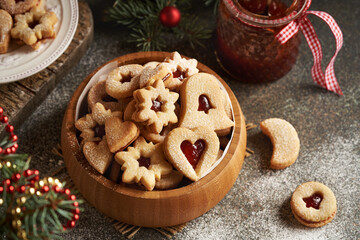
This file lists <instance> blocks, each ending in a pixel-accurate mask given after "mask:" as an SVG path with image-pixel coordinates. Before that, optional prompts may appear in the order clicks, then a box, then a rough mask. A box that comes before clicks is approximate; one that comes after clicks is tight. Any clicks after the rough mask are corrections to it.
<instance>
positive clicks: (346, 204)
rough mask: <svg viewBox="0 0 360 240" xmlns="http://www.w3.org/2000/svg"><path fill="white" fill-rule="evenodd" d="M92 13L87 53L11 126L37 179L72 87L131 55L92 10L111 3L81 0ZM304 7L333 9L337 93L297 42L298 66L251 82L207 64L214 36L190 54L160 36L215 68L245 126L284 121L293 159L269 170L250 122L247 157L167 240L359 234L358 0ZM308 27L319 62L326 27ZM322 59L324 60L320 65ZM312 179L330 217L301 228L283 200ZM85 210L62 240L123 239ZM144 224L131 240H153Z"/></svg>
mask: <svg viewBox="0 0 360 240" xmlns="http://www.w3.org/2000/svg"><path fill="white" fill-rule="evenodd" d="M88 2H89V5H90V7H91V8H92V10H93V14H94V21H95V24H94V28H95V35H94V41H93V43H92V45H91V47H90V48H89V50H88V52H87V54H86V55H85V56H84V57H83V58H82V59H81V61H80V62H79V63H78V64H77V65H76V66H74V68H73V69H72V71H71V72H70V73H69V74H68V75H67V76H66V77H65V78H64V79H63V80H62V81H61V82H60V83H59V84H58V85H57V87H56V88H55V89H54V91H53V92H52V93H51V94H50V95H49V96H48V97H47V99H46V100H45V101H44V102H43V103H42V104H41V105H40V107H39V108H38V109H37V110H36V111H35V112H34V113H33V114H32V115H31V116H30V117H29V118H28V119H27V120H26V121H24V123H23V124H22V127H21V128H20V129H17V133H18V135H19V138H20V141H19V145H20V150H19V152H25V153H29V154H30V155H31V156H32V162H31V167H32V168H37V169H39V170H40V173H41V174H42V176H46V175H47V174H50V173H51V172H52V171H54V170H55V169H57V168H59V167H60V166H62V165H63V161H62V160H61V159H60V158H58V157H56V156H55V155H53V154H52V153H51V150H52V149H53V147H55V146H56V145H57V144H58V143H60V132H61V122H62V118H63V115H64V113H65V109H66V107H67V104H68V102H69V100H70V98H71V96H72V94H73V92H74V91H75V89H76V88H77V86H78V85H79V83H80V82H81V81H82V80H83V79H84V78H85V77H86V76H87V75H88V74H89V73H91V72H92V71H93V70H94V69H95V68H97V67H98V66H100V65H102V64H103V63H105V62H107V61H109V60H111V59H113V58H115V57H118V56H121V55H124V54H127V53H131V52H136V51H138V50H137V49H136V48H135V46H134V44H130V43H127V42H126V41H125V39H126V35H127V34H129V32H128V31H127V30H126V29H125V28H121V27H116V28H114V27H113V26H111V25H109V24H104V23H103V22H102V21H101V10H102V9H103V8H104V7H105V6H106V5H109V4H111V2H112V1H98V0H92V1H88ZM310 9H311V10H319V11H324V12H327V13H329V14H330V15H332V16H333V17H334V18H335V20H336V21H337V23H338V24H339V26H340V28H341V29H342V31H343V33H344V45H343V48H342V50H341V51H340V53H339V55H338V57H337V59H336V62H335V73H336V76H337V79H338V81H339V83H340V86H341V88H342V90H343V93H344V96H341V97H340V96H338V95H336V94H334V93H331V92H328V91H326V90H324V89H322V88H320V87H318V86H317V85H316V84H315V83H314V82H313V81H312V78H311V74H310V69H311V67H312V64H313V57H312V54H311V52H310V50H309V48H308V46H307V43H306V41H305V39H304V38H303V39H302V40H303V41H302V45H301V47H300V55H299V58H298V61H297V64H296V65H295V66H294V68H293V69H292V70H291V72H290V73H288V74H287V75H286V76H285V77H283V78H282V79H280V80H278V81H276V82H273V83H271V84H262V85H251V84H244V83H241V82H238V81H236V80H233V79H231V78H230V77H229V76H227V75H226V74H225V72H224V71H222V69H221V68H220V67H219V65H218V64H217V62H216V59H215V55H214V49H215V44H214V39H211V40H208V41H206V46H207V47H206V48H204V49H202V48H198V49H196V50H195V51H194V50H192V49H191V48H189V47H188V44H186V43H182V42H178V41H177V40H176V39H174V38H172V37H171V36H170V37H169V41H170V43H171V44H170V46H171V47H169V48H167V49H165V50H167V51H175V50H176V51H178V52H180V53H181V54H183V55H186V56H189V57H193V58H196V59H197V60H198V61H200V62H202V63H204V64H206V65H207V66H209V67H210V68H212V69H213V70H215V71H216V72H217V73H218V74H219V75H220V76H221V77H222V78H223V79H224V80H225V81H226V82H227V83H228V85H229V86H230V87H231V89H232V90H233V92H234V93H235V95H236V96H237V98H238V101H239V103H240V105H241V107H242V110H243V112H244V115H245V116H246V118H247V121H248V122H251V123H255V124H259V122H261V121H262V120H264V119H266V118H270V117H279V118H283V119H286V120H287V121H289V122H290V123H292V124H293V126H294V127H295V128H296V130H297V131H298V134H299V138H300V141H301V149H300V155H299V157H298V159H297V161H296V162H295V164H293V165H292V166H291V167H289V168H287V169H285V170H277V171H275V170H271V169H270V168H269V159H270V157H271V153H272V146H271V142H270V140H269V139H268V138H267V137H265V136H264V135H263V134H262V133H261V131H260V129H259V128H256V129H253V130H251V131H250V132H249V133H248V147H249V148H251V149H252V150H254V151H255V154H254V155H253V156H251V157H249V158H246V159H245V162H244V165H243V169H242V170H241V172H240V175H239V177H238V179H237V181H236V183H235V185H234V187H233V188H232V189H231V190H230V192H229V193H228V194H227V195H226V196H225V198H224V199H223V200H222V201H221V202H220V203H219V204H218V205H216V206H215V207H214V208H213V209H211V210H210V211H209V212H208V213H206V214H204V215H203V216H201V217H199V218H197V219H195V220H193V221H191V222H189V223H188V225H187V226H186V227H185V229H184V230H183V231H182V232H180V233H178V234H176V235H175V236H174V237H173V238H174V239H316V238H317V239H357V238H359V237H360V227H359V223H360V209H359V208H360V198H359V196H360V177H359V176H360V166H359V165H360V164H359V159H360V130H359V127H360V88H359V79H360V74H359V67H360V65H359V55H360V52H359V37H360V36H359V27H360V26H359V16H360V8H359V2H358V1H357V0H347V1H328V0H316V1H313V3H312V6H311V8H310ZM195 10H196V11H198V13H199V15H200V16H201V17H202V18H203V20H204V22H206V24H208V25H209V26H210V27H212V28H215V17H214V16H213V15H212V9H211V8H204V7H201V6H199V7H198V9H195ZM309 19H310V20H311V22H312V23H313V25H314V27H315V29H316V31H317V34H318V36H319V39H320V41H321V44H322V47H323V52H324V64H323V66H324V67H325V66H326V65H327V63H328V61H329V60H330V58H331V57H332V56H333V54H334V51H335V40H334V38H333V36H332V33H331V31H330V30H329V28H328V27H327V25H326V24H325V23H324V22H323V21H322V20H320V19H319V18H316V17H314V16H309ZM325 63H326V64H325ZM307 181H320V182H322V183H324V184H325V185H327V186H328V187H329V188H331V189H332V190H333V192H334V193H335V196H336V198H337V203H338V212H337V214H336V216H335V218H334V220H333V221H332V222H331V223H330V224H328V225H326V226H324V227H322V228H318V229H310V228H306V227H304V226H302V225H301V224H300V223H298V222H297V221H296V220H295V218H294V217H293V215H292V213H291V210H290V204H289V200H290V197H291V194H292V192H293V191H294V189H295V188H296V187H297V186H298V185H300V184H301V183H303V182H307ZM83 207H84V208H85V211H84V212H83V213H81V215H80V221H79V223H78V225H77V226H76V228H75V229H73V230H72V231H70V232H69V233H67V234H65V235H64V238H65V239H125V238H124V237H123V236H121V234H120V233H118V232H117V231H116V230H115V228H114V227H113V226H112V225H111V223H110V221H109V220H108V219H107V218H105V217H104V216H103V215H102V214H101V213H99V212H98V211H97V210H96V209H95V208H93V207H92V206H90V205H88V204H87V203H85V204H83ZM161 237H162V235H160V234H159V233H158V232H156V231H155V230H153V229H142V230H140V232H138V234H137V235H136V236H135V238H134V239H149V238H151V239H159V238H161Z"/></svg>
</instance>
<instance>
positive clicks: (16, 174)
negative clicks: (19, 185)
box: [11, 173, 21, 182]
mask: <svg viewBox="0 0 360 240" xmlns="http://www.w3.org/2000/svg"><path fill="white" fill-rule="evenodd" d="M20 178H21V174H20V173H15V174H14V175H12V177H11V179H12V180H13V181H14V182H17V181H19V180H20Z"/></svg>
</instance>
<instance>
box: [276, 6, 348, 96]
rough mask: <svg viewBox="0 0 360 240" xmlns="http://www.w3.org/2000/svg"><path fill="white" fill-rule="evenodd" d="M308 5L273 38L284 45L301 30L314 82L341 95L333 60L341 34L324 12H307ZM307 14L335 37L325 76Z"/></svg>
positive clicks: (320, 52)
mask: <svg viewBox="0 0 360 240" xmlns="http://www.w3.org/2000/svg"><path fill="white" fill-rule="evenodd" d="M310 5H311V0H308V2H307V5H306V6H305V11H304V14H303V15H302V16H301V17H299V18H298V19H296V20H294V21H292V22H290V23H289V24H288V25H287V26H286V27H284V28H283V29H282V30H281V31H280V32H279V33H278V34H277V35H276V36H275V38H276V39H277V40H278V41H279V42H280V43H281V44H284V43H286V42H287V41H288V40H289V39H290V38H291V37H292V36H294V35H295V34H296V33H297V32H298V31H299V29H301V31H302V32H303V34H304V36H305V38H306V40H307V42H308V45H309V47H310V49H311V52H312V54H313V56H314V65H313V67H312V69H311V75H312V77H313V79H314V82H316V83H317V84H319V85H320V86H322V87H323V88H326V89H327V90H330V91H333V92H335V93H337V94H339V95H343V93H342V91H341V89H340V86H339V83H338V82H337V80H336V77H335V72H334V62H335V58H336V56H337V54H338V52H339V51H340V49H341V47H342V45H343V34H342V32H341V30H340V28H339V26H338V25H337V23H336V22H335V20H334V18H333V17H331V16H330V15H329V14H327V13H326V12H321V11H308V10H307V9H309V7H310ZM309 14H313V15H315V16H318V17H319V18H321V19H322V20H324V21H325V22H326V23H327V24H328V25H329V27H330V29H331V31H332V32H333V34H334V36H335V40H336V51H335V54H334V56H333V57H332V58H331V60H330V62H329V65H328V66H327V67H326V70H325V74H324V72H323V70H322V68H321V61H322V56H323V54H322V48H321V44H320V41H319V39H318V37H317V35H316V32H315V29H314V27H313V26H312V24H311V22H310V21H309V19H307V15H309Z"/></svg>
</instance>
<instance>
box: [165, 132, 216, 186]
mask: <svg viewBox="0 0 360 240" xmlns="http://www.w3.org/2000/svg"><path fill="white" fill-rule="evenodd" d="M164 151H165V154H166V156H167V159H168V160H169V161H170V162H171V163H172V164H173V166H174V167H175V168H176V169H177V170H178V171H179V172H181V173H182V174H184V176H186V177H187V178H189V179H190V180H192V181H197V180H198V179H200V178H201V177H202V175H203V174H204V173H205V172H206V171H207V170H208V169H209V168H210V167H211V166H212V165H213V163H214V162H215V161H216V159H217V155H218V152H219V138H218V137H217V135H216V133H215V132H214V131H213V130H211V129H210V128H207V127H197V128H194V129H192V130H191V129H188V128H175V129H173V130H172V131H171V132H170V133H169V134H168V135H167V136H166V138H165V140H164Z"/></svg>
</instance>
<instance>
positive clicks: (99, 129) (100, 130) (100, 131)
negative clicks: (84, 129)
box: [94, 124, 105, 138]
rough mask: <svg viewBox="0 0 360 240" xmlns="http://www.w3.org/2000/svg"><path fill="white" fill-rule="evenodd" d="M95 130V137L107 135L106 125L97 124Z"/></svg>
mask: <svg viewBox="0 0 360 240" xmlns="http://www.w3.org/2000/svg"><path fill="white" fill-rule="evenodd" d="M94 132H95V137H99V138H102V137H103V136H105V126H104V125H99V124H96V126H95V127H94Z"/></svg>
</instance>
